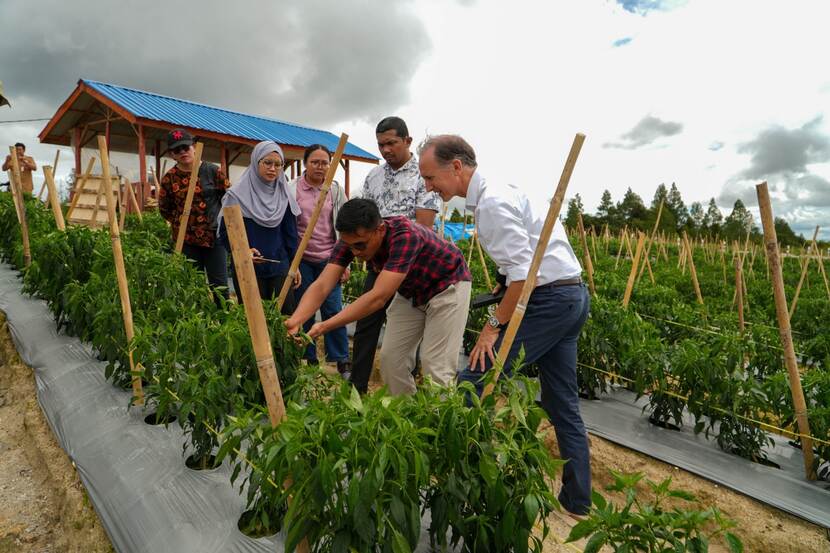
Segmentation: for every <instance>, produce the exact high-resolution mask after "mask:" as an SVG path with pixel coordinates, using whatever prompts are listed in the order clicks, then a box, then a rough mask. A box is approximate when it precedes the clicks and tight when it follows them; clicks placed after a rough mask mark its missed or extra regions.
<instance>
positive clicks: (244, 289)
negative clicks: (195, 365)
mask: <svg viewBox="0 0 830 553" xmlns="http://www.w3.org/2000/svg"><path fill="white" fill-rule="evenodd" d="M223 215H224V219H225V224H226V225H227V228H228V241H229V242H230V245H231V255H232V256H233V265H234V268H235V269H236V278H237V281H238V282H239V293H240V294H241V295H242V301H243V303H244V305H245V318H246V319H247V321H248V330H249V331H250V334H251V343H252V344H253V346H254V356H255V357H256V366H257V371H258V372H259V381H260V383H261V384H262V390H263V392H264V393H265V404H266V405H267V406H268V418H269V419H270V421H271V427H272V428H276V427H277V426H279V425H280V423H281V422H282V421H284V420H285V403H284V401H283V399H282V387H281V386H280V379H279V375H278V374H277V365H276V363H275V362H274V352H273V350H272V348H271V336H270V334H269V332H268V323H267V321H266V319H265V310H264V308H263V306H262V301H261V300H260V297H259V286H258V285H257V280H256V273H255V271H254V262H253V258H252V257H251V247H250V244H249V243H248V235H247V233H246V232H245V221H244V220H243V219H242V210H241V209H240V207H239V206H238V205H232V206H229V207H226V208H224V209H223ZM283 486H284V487H286V488H287V487H289V486H291V481H290V480H288V481H286V482H284V483H283ZM289 501H291V499H289ZM297 551H298V552H307V551H309V545H308V541H307V540H306V539H305V538H303V540H302V541H301V542H300V543H299V544H298V545H297Z"/></svg>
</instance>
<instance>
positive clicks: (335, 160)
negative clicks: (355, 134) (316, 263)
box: [277, 133, 349, 309]
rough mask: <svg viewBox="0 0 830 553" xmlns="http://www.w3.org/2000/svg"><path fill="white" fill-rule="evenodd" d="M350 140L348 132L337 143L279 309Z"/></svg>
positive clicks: (281, 304)
mask: <svg viewBox="0 0 830 553" xmlns="http://www.w3.org/2000/svg"><path fill="white" fill-rule="evenodd" d="M348 140H349V135H347V134H346V133H343V134H341V135H340V142H339V143H338V144H337V150H335V152H334V156H332V158H331V164H330V165H329V170H328V172H327V173H326V180H324V181H323V186H322V187H321V188H320V195H319V196H317V205H315V206H314V211H313V212H312V214H311V218H310V219H309V220H308V226H307V227H306V229H305V232H304V233H303V239H302V240H301V241H300V245H299V246H298V247H297V253H296V254H295V255H294V259H293V260H292V261H291V267H290V268H289V269H288V275H286V277H285V282H283V284H282V290H280V296H279V299H278V300H277V307H278V308H279V309H282V306H283V304H284V303H285V298H286V297H288V291H289V290H290V289H291V287H292V286H293V285H294V277H295V276H296V275H297V269H298V268H299V266H300V261H302V259H303V254H304V253H305V249H306V247H307V246H308V241H309V240H311V233H312V232H314V227H315V226H316V225H317V219H319V218H320V211H321V210H322V209H323V204H324V203H325V201H326V196H328V193H329V189H330V188H331V181H333V180H334V175H335V173H336V172H337V166H338V165H340V158H341V157H342V156H343V150H344V149H345V148H346V144H347V143H348Z"/></svg>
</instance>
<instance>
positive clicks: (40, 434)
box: [0, 313, 113, 553]
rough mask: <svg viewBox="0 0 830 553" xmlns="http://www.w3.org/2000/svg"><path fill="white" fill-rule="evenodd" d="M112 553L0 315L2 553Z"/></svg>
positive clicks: (29, 369) (0, 527)
mask: <svg viewBox="0 0 830 553" xmlns="http://www.w3.org/2000/svg"><path fill="white" fill-rule="evenodd" d="M111 551H113V549H112V546H111V545H110V541H109V539H108V538H107V535H106V533H105V532H104V530H103V528H102V527H101V523H100V522H99V520H98V516H97V515H96V514H95V511H94V510H93V508H92V506H91V505H90V502H89V499H88V498H87V495H86V492H85V491H84V488H83V486H82V485H81V482H80V480H79V479H78V475H77V473H76V472H75V469H74V468H73V466H72V462H71V461H70V460H69V458H68V457H67V456H66V454H65V453H64V451H63V450H62V449H61V448H60V447H59V446H58V444H57V442H56V441H55V438H54V436H53V435H52V431H51V429H50V428H49V426H48V424H47V423H46V419H45V418H44V416H43V412H42V411H41V409H40V406H39V405H38V403H37V399H36V397H35V382H34V375H33V372H32V369H31V368H29V367H27V366H26V365H24V364H23V363H22V362H21V361H20V358H19V357H18V355H17V351H16V350H15V347H14V344H13V342H12V341H11V337H10V335H9V331H8V326H7V325H6V317H5V315H4V314H2V313H0V553H11V552H15V553H64V552H66V553H106V552H111Z"/></svg>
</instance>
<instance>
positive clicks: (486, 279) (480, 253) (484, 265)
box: [476, 240, 493, 292]
mask: <svg viewBox="0 0 830 553" xmlns="http://www.w3.org/2000/svg"><path fill="white" fill-rule="evenodd" d="M476 249H477V250H478V259H479V261H481V269H482V270H483V271H484V283H485V284H486V285H487V290H488V291H490V292H492V291H493V284H492V281H491V280H490V271H489V270H488V269H487V262H485V261H484V251H483V250H482V249H481V241H480V240H476Z"/></svg>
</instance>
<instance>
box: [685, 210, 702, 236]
mask: <svg viewBox="0 0 830 553" xmlns="http://www.w3.org/2000/svg"><path fill="white" fill-rule="evenodd" d="M705 218H706V213H704V211H703V205H702V204H701V203H700V202H692V205H691V207H689V220H688V224H687V226H688V228H689V230H690V231H691V233H692V234H693V235H695V236H697V235H698V234H700V233H701V232H703V230H704V226H703V225H704V219H705Z"/></svg>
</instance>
